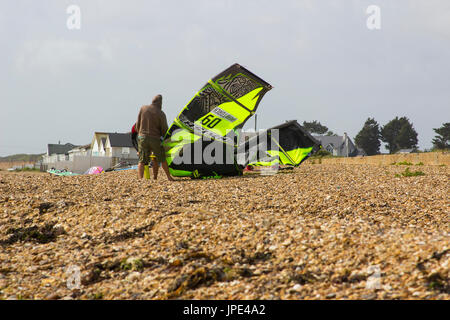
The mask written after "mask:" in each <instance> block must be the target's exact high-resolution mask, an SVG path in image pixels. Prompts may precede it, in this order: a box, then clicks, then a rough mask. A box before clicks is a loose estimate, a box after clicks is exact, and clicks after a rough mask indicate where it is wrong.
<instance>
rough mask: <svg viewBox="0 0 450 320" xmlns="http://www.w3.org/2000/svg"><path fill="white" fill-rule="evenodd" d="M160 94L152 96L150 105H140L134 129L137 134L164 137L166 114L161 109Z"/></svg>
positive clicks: (166, 127)
mask: <svg viewBox="0 0 450 320" xmlns="http://www.w3.org/2000/svg"><path fill="white" fill-rule="evenodd" d="M161 108H162V96H161V95H160V94H158V95H157V96H155V97H154V98H153V101H152V104H151V105H146V106H142V107H141V110H140V111H139V115H138V118H137V121H136V131H137V132H138V135H139V136H147V137H155V138H158V139H159V138H160V137H164V135H165V134H166V132H167V129H168V126H167V118H166V114H165V113H164V112H163V111H162V110H161Z"/></svg>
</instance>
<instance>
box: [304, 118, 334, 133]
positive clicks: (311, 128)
mask: <svg viewBox="0 0 450 320" xmlns="http://www.w3.org/2000/svg"><path fill="white" fill-rule="evenodd" d="M303 127H304V128H305V130H306V131H308V132H309V133H317V134H324V133H326V132H327V131H328V128H327V127H325V126H323V125H322V124H321V123H320V122H319V121H317V120H314V121H312V122H306V121H303Z"/></svg>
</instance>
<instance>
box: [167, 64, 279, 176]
mask: <svg viewBox="0 0 450 320" xmlns="http://www.w3.org/2000/svg"><path fill="white" fill-rule="evenodd" d="M270 89H272V86H271V85H270V84H268V83H267V82H265V81H264V80H262V79H261V78H259V77H258V76H256V75H255V74H253V73H251V72H250V71H249V70H247V69H246V68H244V67H242V66H241V65H239V64H234V65H232V66H231V67H229V68H228V69H226V70H225V71H223V72H221V73H219V74H218V75H217V76H215V77H214V78H212V79H211V80H209V81H208V82H207V83H206V84H205V85H204V86H203V88H201V89H200V91H198V92H197V93H196V95H195V96H194V97H193V98H192V100H191V101H190V102H189V103H188V104H187V105H186V106H185V107H184V108H183V110H181V112H180V114H179V115H178V116H177V117H176V118H175V120H174V122H173V124H172V125H171V126H170V128H169V129H168V131H167V133H166V135H165V137H164V143H163V145H164V147H165V149H166V159H167V163H168V165H169V170H170V173H171V174H172V175H173V176H193V177H200V176H218V175H237V174H241V173H242V169H243V168H242V167H241V166H239V165H238V164H237V162H236V159H235V151H236V148H237V143H238V141H239V137H238V132H237V129H240V128H242V127H243V125H244V124H245V122H246V121H247V120H248V119H249V118H250V117H251V116H252V115H253V114H255V112H256V110H257V108H258V105H259V103H260V102H261V99H262V98H263V96H264V94H265V93H266V92H267V91H269V90H270ZM199 150H200V151H199ZM220 150H222V151H223V153H222V155H223V156H221V155H219V152H222V151H220ZM205 151H206V152H209V151H211V157H212V158H214V159H215V160H214V161H213V162H211V161H209V160H208V159H204V157H203V156H200V157H198V155H199V154H201V155H203V154H204V152H205Z"/></svg>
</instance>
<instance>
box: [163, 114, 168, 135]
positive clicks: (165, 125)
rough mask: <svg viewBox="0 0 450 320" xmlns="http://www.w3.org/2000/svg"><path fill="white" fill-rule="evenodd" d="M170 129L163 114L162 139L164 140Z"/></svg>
mask: <svg viewBox="0 0 450 320" xmlns="http://www.w3.org/2000/svg"><path fill="white" fill-rule="evenodd" d="M168 129H169V126H168V125H167V118H166V114H165V113H164V112H161V137H163V138H164V136H165V135H166V132H167V130H168Z"/></svg>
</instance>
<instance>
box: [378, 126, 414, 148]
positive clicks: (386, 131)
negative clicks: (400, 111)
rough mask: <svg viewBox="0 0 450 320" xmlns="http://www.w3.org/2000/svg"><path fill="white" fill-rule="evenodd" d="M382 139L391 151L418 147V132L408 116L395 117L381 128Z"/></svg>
mask: <svg viewBox="0 0 450 320" xmlns="http://www.w3.org/2000/svg"><path fill="white" fill-rule="evenodd" d="M381 140H382V141H383V142H386V148H387V149H388V150H389V153H395V152H397V151H398V150H400V149H408V148H413V149H414V148H417V143H418V139H417V132H416V130H415V129H414V127H413V125H412V123H411V122H410V121H409V119H408V118H407V117H401V118H399V117H395V119H392V120H391V121H389V122H388V123H387V124H385V125H384V126H383V127H382V128H381Z"/></svg>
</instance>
